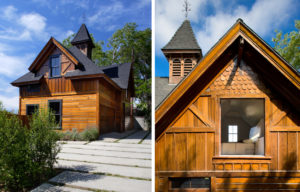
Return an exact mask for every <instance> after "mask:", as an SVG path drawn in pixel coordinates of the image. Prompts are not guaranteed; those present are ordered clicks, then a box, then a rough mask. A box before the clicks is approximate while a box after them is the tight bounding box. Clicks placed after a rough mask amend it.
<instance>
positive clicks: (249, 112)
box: [221, 98, 265, 155]
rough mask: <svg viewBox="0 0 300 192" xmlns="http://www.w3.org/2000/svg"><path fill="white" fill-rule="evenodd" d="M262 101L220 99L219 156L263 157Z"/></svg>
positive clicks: (263, 123) (263, 117)
mask: <svg viewBox="0 0 300 192" xmlns="http://www.w3.org/2000/svg"><path fill="white" fill-rule="evenodd" d="M264 106H265V105H264V99H256V98H251V99H250V98H249V99H248V98H247V99H246V98H245V99H240V98H239V99H221V148H222V149H221V154H222V155H264V153H265V152H264V149H265V139H264V137H265V116H264V114H265V110H264V109H265V107H264Z"/></svg>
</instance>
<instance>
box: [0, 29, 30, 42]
mask: <svg viewBox="0 0 300 192" xmlns="http://www.w3.org/2000/svg"><path fill="white" fill-rule="evenodd" d="M0 39H4V40H14V41H19V40H22V41H26V40H31V33H30V32H29V31H28V30H23V31H22V32H20V31H19V30H16V29H11V28H9V29H4V30H2V31H0Z"/></svg>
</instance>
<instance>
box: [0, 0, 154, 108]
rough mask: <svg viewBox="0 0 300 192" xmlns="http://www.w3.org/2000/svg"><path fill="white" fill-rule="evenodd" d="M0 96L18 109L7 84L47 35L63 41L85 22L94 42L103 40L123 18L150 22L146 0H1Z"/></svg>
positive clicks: (141, 23) (14, 92)
mask: <svg viewBox="0 0 300 192" xmlns="http://www.w3.org/2000/svg"><path fill="white" fill-rule="evenodd" d="M0 13H1V15H0V101H2V102H3V104H4V106H5V108H7V109H9V110H14V111H15V112H17V110H18V99H19V93H18V88H16V87H13V86H11V85H10V82H12V81H13V80H15V79H17V78H18V77H20V76H21V75H23V74H25V73H26V72H27V71H28V67H29V66H30V64H31V63H32V61H33V60H34V59H35V57H36V56H37V55H38V53H39V52H40V51H41V49H42V48H43V47H44V45H45V44H46V43H47V41H48V40H49V38H50V37H51V36H53V37H55V38H56V39H57V40H59V41H62V40H63V39H65V38H66V37H68V36H69V35H71V34H72V33H76V32H77V30H78V29H79V27H80V25H81V24H82V23H83V22H84V23H86V25H87V28H88V30H89V32H90V33H93V35H94V37H95V39H96V40H97V41H99V40H103V41H107V40H108V38H109V37H111V35H112V34H113V32H114V31H115V30H117V29H120V28H122V27H123V26H124V25H125V23H128V22H135V23H137V24H138V26H139V29H140V30H143V29H145V28H149V27H151V0H105V1H103V0H56V1H54V0H51V1H49V0H27V1H20V0H9V1H0Z"/></svg>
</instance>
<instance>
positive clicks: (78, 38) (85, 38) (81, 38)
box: [71, 24, 95, 47]
mask: <svg viewBox="0 0 300 192" xmlns="http://www.w3.org/2000/svg"><path fill="white" fill-rule="evenodd" d="M83 42H89V43H91V44H92V46H93V47H95V46H94V44H93V40H92V38H91V36H90V33H89V31H88V30H87V28H86V26H85V24H82V25H81V27H80V29H79V30H78V32H77V34H76V35H75V37H74V39H73V40H72V41H71V44H72V45H75V44H79V43H83Z"/></svg>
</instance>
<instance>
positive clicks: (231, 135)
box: [228, 125, 238, 142]
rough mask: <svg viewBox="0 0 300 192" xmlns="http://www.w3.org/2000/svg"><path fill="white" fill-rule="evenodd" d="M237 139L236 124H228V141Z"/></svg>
mask: <svg viewBox="0 0 300 192" xmlns="http://www.w3.org/2000/svg"><path fill="white" fill-rule="evenodd" d="M237 141H238V126H237V125H229V126H228V142H237Z"/></svg>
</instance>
